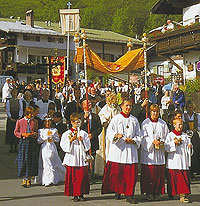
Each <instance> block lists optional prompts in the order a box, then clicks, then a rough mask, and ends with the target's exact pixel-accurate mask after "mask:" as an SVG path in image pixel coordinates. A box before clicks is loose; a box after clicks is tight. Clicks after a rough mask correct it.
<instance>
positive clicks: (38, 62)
mask: <svg viewBox="0 0 200 206" xmlns="http://www.w3.org/2000/svg"><path fill="white" fill-rule="evenodd" d="M37 64H40V56H37Z"/></svg>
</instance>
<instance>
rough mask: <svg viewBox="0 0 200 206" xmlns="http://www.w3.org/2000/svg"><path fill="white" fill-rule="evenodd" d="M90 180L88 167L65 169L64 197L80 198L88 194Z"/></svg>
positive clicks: (68, 167)
mask: <svg viewBox="0 0 200 206" xmlns="http://www.w3.org/2000/svg"><path fill="white" fill-rule="evenodd" d="M89 190H90V180H89V175H88V166H85V167H70V166H67V167H66V173H65V191H64V195H66V196H80V195H84V194H89Z"/></svg>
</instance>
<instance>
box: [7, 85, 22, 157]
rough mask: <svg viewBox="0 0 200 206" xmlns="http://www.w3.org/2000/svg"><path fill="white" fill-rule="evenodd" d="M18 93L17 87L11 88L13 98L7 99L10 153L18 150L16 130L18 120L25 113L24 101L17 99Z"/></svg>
mask: <svg viewBox="0 0 200 206" xmlns="http://www.w3.org/2000/svg"><path fill="white" fill-rule="evenodd" d="M17 94H18V91H17V89H15V88H13V89H12V90H11V95H12V98H11V99H8V100H7V101H6V114H7V124H6V144H9V145H10V150H9V152H10V153H13V152H15V153H16V152H17V143H18V142H19V140H18V138H16V137H15V135H14V130H15V126H16V122H17V120H18V119H20V118H21V117H22V115H23V108H22V101H21V100H19V99H17ZM13 147H14V148H13Z"/></svg>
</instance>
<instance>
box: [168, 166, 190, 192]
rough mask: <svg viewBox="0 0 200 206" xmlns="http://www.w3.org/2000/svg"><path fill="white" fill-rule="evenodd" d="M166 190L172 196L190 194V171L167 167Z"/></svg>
mask: <svg viewBox="0 0 200 206" xmlns="http://www.w3.org/2000/svg"><path fill="white" fill-rule="evenodd" d="M167 192H168V194H171V195H172V196H175V195H180V194H190V171H189V170H172V169H168V170H167Z"/></svg>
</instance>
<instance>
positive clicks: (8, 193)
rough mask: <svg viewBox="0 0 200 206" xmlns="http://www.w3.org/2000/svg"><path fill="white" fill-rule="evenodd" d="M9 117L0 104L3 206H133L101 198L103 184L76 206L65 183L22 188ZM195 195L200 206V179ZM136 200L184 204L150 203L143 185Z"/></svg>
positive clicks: (195, 184) (194, 202) (195, 182)
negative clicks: (7, 141) (7, 126)
mask: <svg viewBox="0 0 200 206" xmlns="http://www.w3.org/2000/svg"><path fill="white" fill-rule="evenodd" d="M5 120H6V115H5V112H4V111H3V108H2V105H1V104H0V206H18V205H19V206H54V205H58V206H67V205H70V206H71V205H72V206H73V205H77V204H81V205H83V206H85V205H87V206H89V205H91V206H93V205H94V206H99V205H104V206H106V205H109V206H112V205H115V206H119V205H120V206H121V205H129V204H128V203H126V202H125V199H124V197H122V199H121V200H118V201H116V200H114V199H113V194H110V195H101V194H100V189H101V181H100V180H99V181H98V182H97V184H94V185H91V190H90V195H87V196H86V200H87V201H85V202H78V203H74V202H73V201H72V198H71V197H66V196H64V195H63V191H64V186H63V184H60V185H56V186H51V187H44V186H41V185H33V186H32V187H31V188H23V187H21V186H20V184H21V179H18V178H17V167H16V164H15V159H16V154H14V153H13V154H10V153H9V152H8V150H9V147H8V146H7V145H5V144H4V139H5V123H6V121H5ZM191 188H192V194H191V195H190V199H191V201H192V203H189V204H187V205H194V206H196V205H198V206H200V176H198V177H197V178H196V179H195V180H193V181H192V184H191ZM135 198H136V199H137V201H138V202H139V203H138V205H141V206H143V205H146V206H154V205H155V206H160V205H162V206H166V205H173V206H178V205H183V204H184V203H180V202H179V200H178V197H176V198H175V200H168V198H167V195H164V196H162V200H161V201H159V202H147V201H146V200H145V198H144V196H142V195H141V194H140V187H139V183H137V186H136V192H135Z"/></svg>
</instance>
